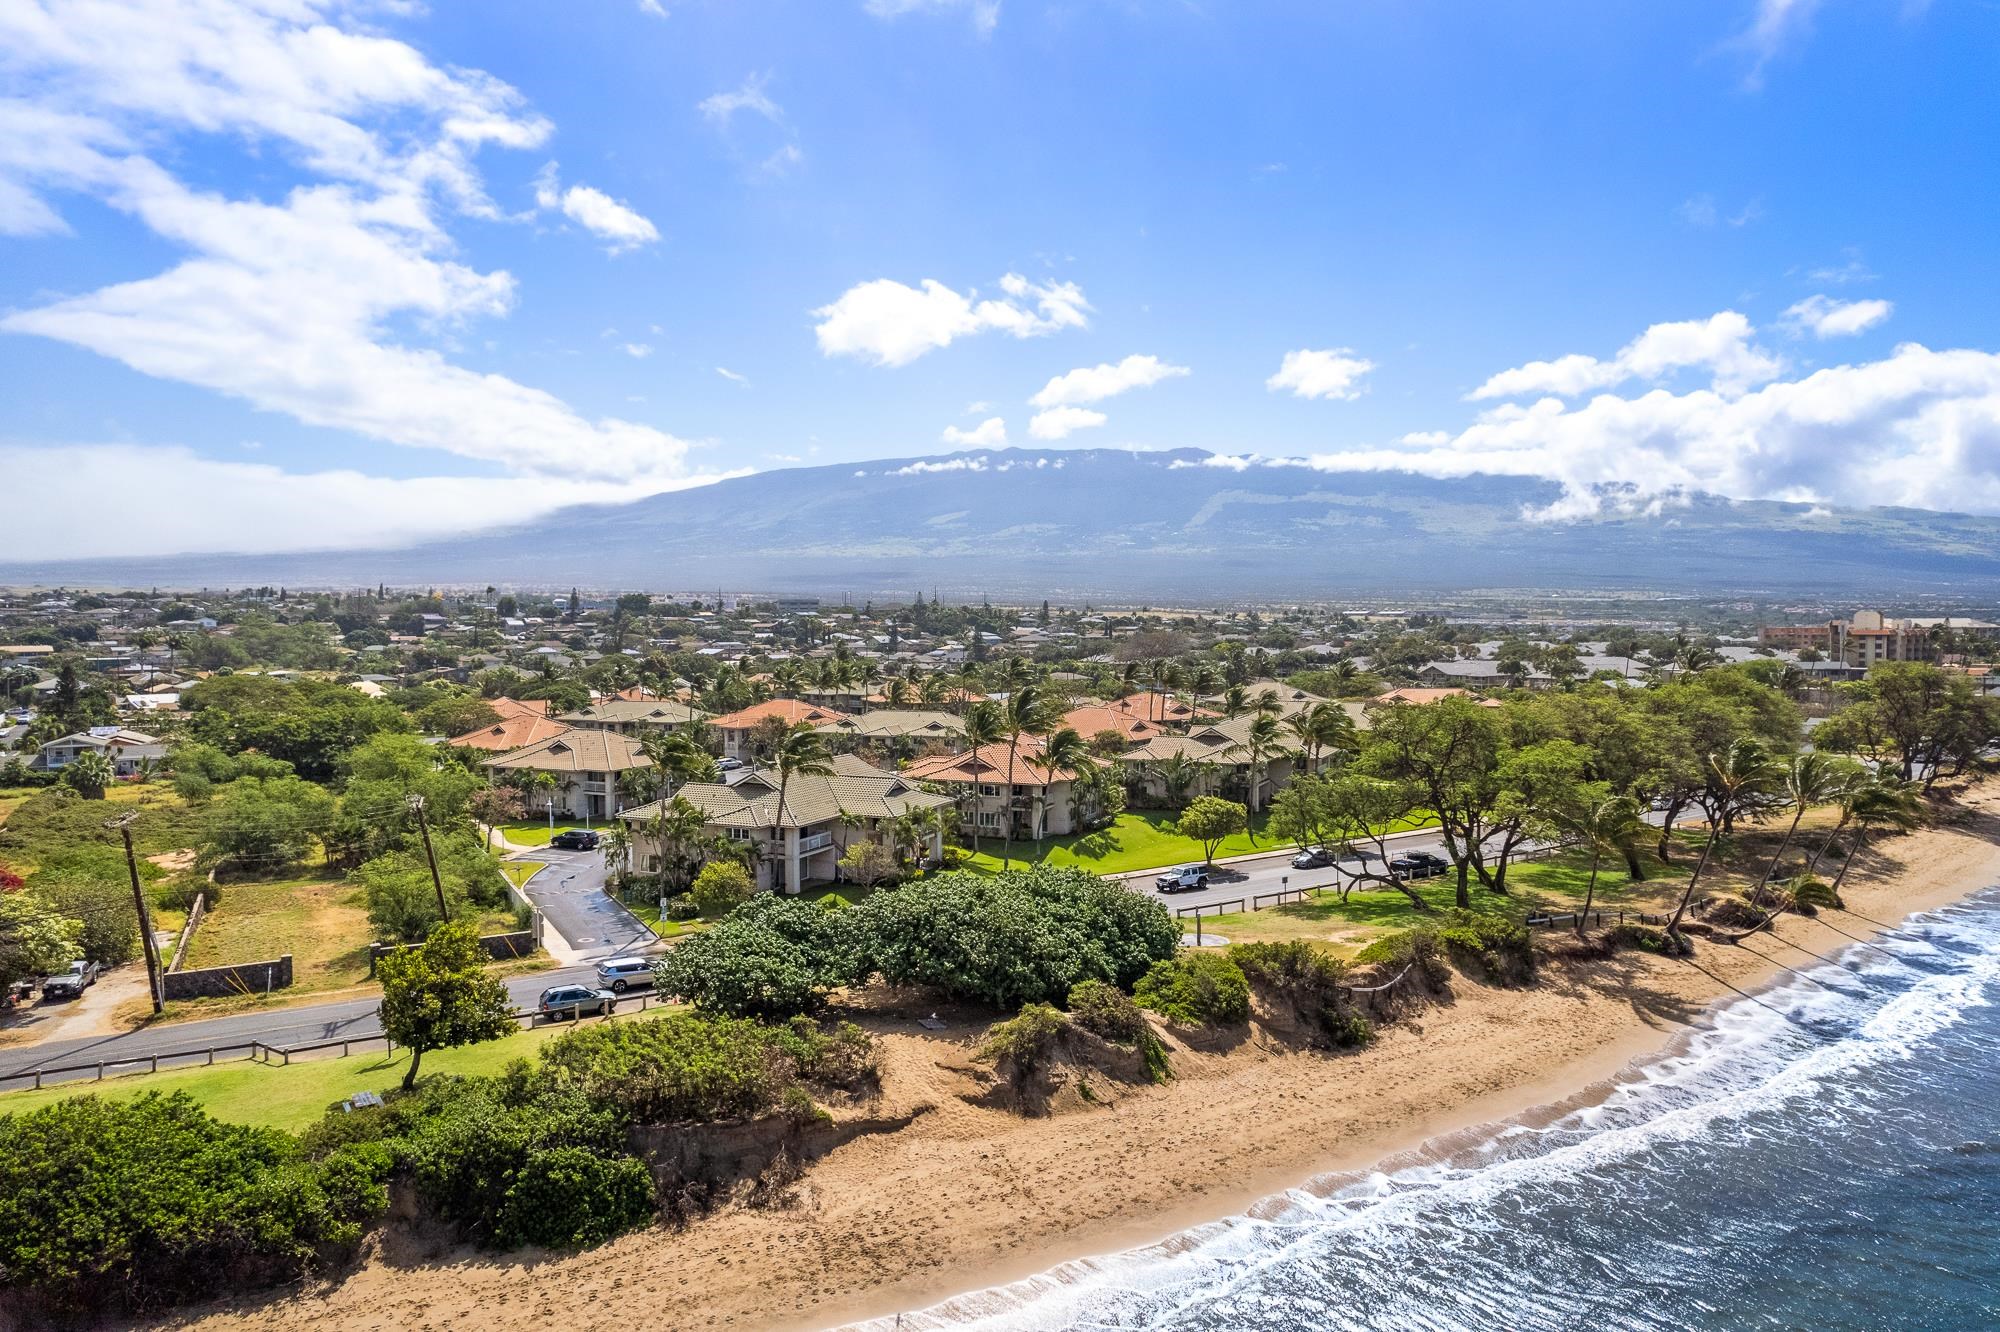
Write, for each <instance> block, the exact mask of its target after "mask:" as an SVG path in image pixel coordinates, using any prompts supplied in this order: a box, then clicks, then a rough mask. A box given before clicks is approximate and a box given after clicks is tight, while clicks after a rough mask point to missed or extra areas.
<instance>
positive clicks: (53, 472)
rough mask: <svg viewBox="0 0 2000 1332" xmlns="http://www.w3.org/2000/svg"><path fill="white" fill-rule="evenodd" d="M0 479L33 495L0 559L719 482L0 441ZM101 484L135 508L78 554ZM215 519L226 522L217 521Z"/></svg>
mask: <svg viewBox="0 0 2000 1332" xmlns="http://www.w3.org/2000/svg"><path fill="white" fill-rule="evenodd" d="M0 474H4V475H5V476H6V477H7V478H8V480H9V482H10V483H12V484H13V485H15V486H17V487H19V491H20V493H22V494H33V495H35V496H36V497H37V502H36V503H34V504H28V505H16V506H14V511H13V512H11V513H10V514H9V515H8V519H7V521H6V522H5V523H0V561H26V560H44V559H49V558H52V557H59V556H66V555H89V556H104V557H121V556H139V555H174V554H192V553H209V552H214V553H232V552H242V553H246V554H269V553H274V552H280V551H298V550H340V549H354V548H372V547H393V546H400V545H407V544H409V543H411V542H414V541H418V540H421V539H424V538H427V537H435V536H449V535H453V534H456V533H463V532H472V531H476V530H479V529H482V528H488V527H491V526H493V525H494V524H496V523H511V522H525V521H527V520H529V519H531V518H537V517H540V516H542V515H543V514H546V513H549V512H552V511H553V510H555V509H558V508H562V507H564V506H566V505H570V504H603V503H617V502H622V501H626V500H633V499H638V498H641V497H642V496H645V495H650V494H656V493H658V492H660V491H663V490H675V489H680V488H682V487H686V486H692V485H700V484H704V483H706V482H708V481H712V480H718V479H720V478H719V477H713V476H708V477H690V476H682V477H653V478H643V479H639V480H634V481H629V482H623V481H621V482H604V481H572V480H568V479H565V478H562V477H504V476H502V477H467V476H439V477H414V478H400V479H392V478H386V477H376V476H367V475H364V474H362V473H360V472H355V471H348V470H344V469H337V470H329V471H321V472H310V473H291V472H286V471H284V470H282V469H280V468H277V467H271V466H266V465H263V464H260V463H245V462H235V461H228V462H224V461H216V460H213V459H208V458H203V457H200V456H198V455H196V454H195V453H193V452H191V451H189V450H186V449H182V448H176V447H155V446H144V445H130V444H73V445H64V446H60V447H54V446H52V447H15V446H11V445H7V446H0ZM106 478H116V482H117V486H118V488H119V491H120V493H123V494H128V495H134V496H143V497H144V499H145V502H144V503H142V504H131V505H127V506H125V507H124V509H123V510H122V511H121V515H120V518H119V520H118V521H117V522H115V523H93V524H91V525H90V526H91V529H92V530H91V533H90V537H91V539H90V544H89V546H88V548H87V549H81V550H79V549H78V547H77V545H76V530H75V529H76V527H77V522H76V515H77V513H79V512H82V511H85V510H88V509H90V508H91V507H93V506H100V505H102V503H103V500H104V487H105V482H106ZM223 514H226V515H228V520H227V521H226V522H223V521H218V516H219V515H223Z"/></svg>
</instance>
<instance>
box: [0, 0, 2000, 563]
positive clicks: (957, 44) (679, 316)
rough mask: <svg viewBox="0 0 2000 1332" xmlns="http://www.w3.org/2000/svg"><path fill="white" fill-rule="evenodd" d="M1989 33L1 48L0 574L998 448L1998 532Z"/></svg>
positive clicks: (28, 26) (1038, 27)
mask: <svg viewBox="0 0 2000 1332" xmlns="http://www.w3.org/2000/svg"><path fill="white" fill-rule="evenodd" d="M1996 64H2000V11H1996V10H1995V9H1994V8H1993V7H1992V6H1988V5H1983V4H1957V5H1946V4H1934V5H1926V4H1923V3H1919V2H1915V0H1850V2H1848V3H1834V2H1833V0H1687V2H1686V3H1679V4H1671V5H1607V4H1603V3H1601V2H1596V0H1593V2H1591V3H1562V2H1560V0H1546V2H1543V3H1507V2H1505V0H1495V2H1493V3H1482V4H1476V5H1474V4H1465V3H1462V2H1460V3H1431V2H1430V0H1299V2H1298V3H1275V2H1266V0H1057V2H1054V3H1051V2H1049V0H567V3H564V4H562V5H551V4H547V3H545V2H531V0H479V3H471V2H470V0H465V2H464V3H443V2H441V0H440V2H435V3H431V4H428V5H423V4H417V3H411V2H410V0H356V2H355V3H342V2H340V0H6V2H5V3H0V514H4V515H5V517H4V518H0V560H4V559H52V558H70V557H91V556H136V555H143V554H164V553H173V552H181V551H213V550H246V551H279V550H298V549H321V548H333V547H346V546H361V547H365V546H380V545H388V544H397V543H403V542H407V541H411V540H415V539H418V538H421V537H425V536H430V535H441V534H449V533H454V532H462V531H468V530H473V529H476V528H480V527H485V526H491V525H494V524H499V523H506V522H514V521H520V520H524V519H527V518H531V517H535V516H538V515H540V514H542V513H545V512H548V511H550V510H552V509H555V508H557V507H560V506H562V505H565V504H571V503H577V502H581V501H602V500H620V499H627V498H636V497H639V496H643V495H646V494H651V493H657V492H659V491H663V490H669V489H675V488H680V487H685V486H689V485H698V484H703V483H705V482H709V481H713V480H715V479H717V478H719V477H724V476H731V475H737V474H741V473H743V472H747V471H759V470H766V469H771V468H777V467H789V466H801V465H822V464H832V463H848V462H857V461H862V460H872V459H878V458H908V457H917V456H922V455H931V454H946V453H951V452H953V451H955V450H962V449H969V448H981V447H997V446H1001V445H1013V446H1022V447H1041V448H1063V447H1078V446H1090V447H1107V446H1108V447H1130V448H1135V449H1167V448H1187V447H1192V448H1199V449H1204V450H1208V451H1210V452H1211V453H1212V454H1214V455H1216V456H1215V457H1214V458H1213V459H1212V460H1211V464H1210V465H1213V466H1217V467H1222V468H1235V469H1243V468H1250V467H1263V466H1303V467H1317V468H1320V469H1323V470H1329V471H1341V470H1348V469H1367V470H1381V469H1402V470H1409V471H1416V472H1420V473H1424V474H1427V475H1434V476H1466V475H1479V474H1488V475H1509V476H1538V477H1544V478H1548V479H1551V480H1554V481H1557V482H1559V483H1560V484H1561V486H1562V492H1561V498H1560V499H1558V500H1557V501H1556V502H1555V503H1554V504H1552V505H1550V506H1549V507H1548V508H1547V509H1546V510H1542V511H1538V512H1536V513H1534V514H1531V515H1530V516H1531V517H1534V518H1537V519H1539V520H1544V521H1549V522H1574V521H1582V520H1587V519H1589V518H1590V517H1592V516H1595V515H1598V514H1603V513H1607V512H1628V511H1634V510H1638V511H1645V510H1649V509H1650V510H1657V509H1660V508H1662V507H1663V506H1668V505H1671V504H1673V503H1675V502H1676V500H1677V498H1678V497H1681V496H1685V495H1686V494H1688V493H1690V492H1693V491H1708V492H1713V493H1719V494H1723V495H1729V496H1733V497H1738V498H1759V499H1786V500H1794V501H1799V502H1805V503H1812V504H1825V505H1871V504H1890V505H1907V506H1914V507H1919V508H1934V509H1950V510H1956V511H1970V512H1979V513H2000V299H1996V297H2000V240H1997V239H1996V238H2000V207H1997V206H1996V205H2000V193H1996V191H2000V185H1996V181H2000V177H1996V176H1995V174H1994V171H1993V169H1992V163H1993V162H1994V161H1995V158H1996V153H1995V150H1996V148H2000V103H1996V94H1995V89H1996V87H2000V85H1996V82H1995V78H1994V71H1995V69H1996Z"/></svg>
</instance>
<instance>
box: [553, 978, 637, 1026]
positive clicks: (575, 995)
mask: <svg viewBox="0 0 2000 1332" xmlns="http://www.w3.org/2000/svg"><path fill="white" fill-rule="evenodd" d="M617 1011H618V996H617V995H615V994H613V993H611V991H609V990H593V989H591V988H590V987H589V986H588V985H552V986H550V987H549V988H548V989H546V990H543V991H542V997H541V1001H540V1002H539V1003H537V1004H536V1005H535V1012H536V1013H538V1014H540V1015H541V1016H542V1017H545V1018H547V1019H548V1020H549V1021H551V1022H560V1021H562V1020H563V1019H564V1018H568V1019H570V1020H571V1021H575V1020H576V1019H577V1018H580V1017H582V1016H583V1015H584V1014H585V1013H605V1014H609V1013H615V1012H617Z"/></svg>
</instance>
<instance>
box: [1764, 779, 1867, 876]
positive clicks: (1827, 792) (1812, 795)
mask: <svg viewBox="0 0 2000 1332" xmlns="http://www.w3.org/2000/svg"><path fill="white" fill-rule="evenodd" d="M1864 771H1865V770H1864V769H1863V768H1862V767H1861V766H1860V765H1859V764H1857V763H1855V762H1854V761H1853V760H1851V759H1842V758H1836V757H1834V756H1833V755H1830V754H1822V753H1820V752H1819V751H1817V750H1813V751H1811V752H1808V753H1804V754H1799V755H1797V756H1795V757H1794V758H1793V759H1792V761H1791V763H1790V764H1789V765H1788V766H1787V767H1786V768H1785V774H1784V779H1783V784H1782V790H1783V793H1784V800H1785V803H1787V804H1789V805H1790V806H1791V807H1792V822H1791V824H1790V826H1789V827H1787V828H1786V829H1785V837H1784V840H1783V841H1781V842H1779V843H1778V853H1777V854H1776V855H1774V856H1772V857H1771V863H1770V864H1769V865H1767V866H1765V867H1764V877H1763V878H1761V879H1759V880H1757V887H1756V888H1755V889H1754V890H1753V891H1752V892H1751V894H1750V905H1751V906H1758V905H1761V904H1762V902H1763V900H1764V889H1765V888H1766V887H1767V886H1768V885H1769V884H1770V882H1771V876H1772V875H1773V874H1776V873H1777V872H1778V865H1779V863H1780V862H1782V861H1783V860H1784V858H1785V853H1786V852H1787V851H1789V850H1791V849H1792V839H1793V838H1795V837H1796V836H1798V831H1799V821H1800V820H1801V819H1803V818H1805V816H1806V811H1807V810H1809V809H1811V808H1812V807H1813V806H1814V805H1823V804H1825V803H1826V802H1827V801H1829V800H1832V799H1834V798H1835V797H1836V796H1837V795H1838V794H1839V793H1840V792H1841V791H1842V790H1843V789H1844V788H1845V787H1846V786H1847V785H1848V784H1850V783H1852V782H1853V781H1855V780H1856V778H1857V777H1858V776H1859V775H1860V774H1862V773H1863V772H1864Z"/></svg>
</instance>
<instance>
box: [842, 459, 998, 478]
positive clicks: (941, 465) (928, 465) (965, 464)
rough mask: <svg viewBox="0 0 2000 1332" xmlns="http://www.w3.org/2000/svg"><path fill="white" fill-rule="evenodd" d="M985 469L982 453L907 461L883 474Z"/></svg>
mask: <svg viewBox="0 0 2000 1332" xmlns="http://www.w3.org/2000/svg"><path fill="white" fill-rule="evenodd" d="M985 470H986V457H985V455H984V454H981V455H979V456H977V457H961V458H941V459H939V460H938V461H936V462H913V463H906V464H904V465H903V466H901V467H898V468H897V469H896V470H894V471H893V472H884V473H882V475H884V476H927V475H929V474H931V473H933V472H983V471H985ZM855 475H856V476H866V475H867V473H866V472H856V473H855Z"/></svg>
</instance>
